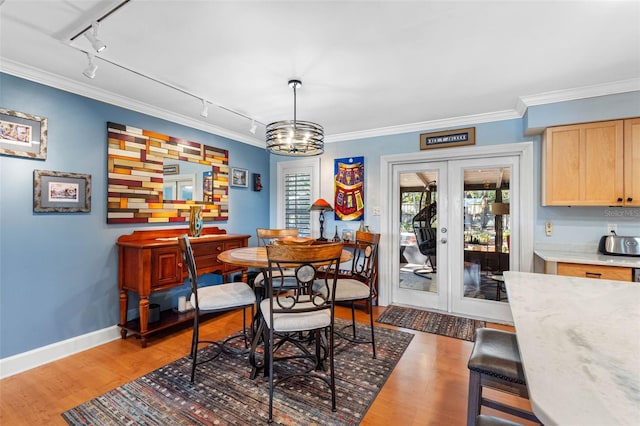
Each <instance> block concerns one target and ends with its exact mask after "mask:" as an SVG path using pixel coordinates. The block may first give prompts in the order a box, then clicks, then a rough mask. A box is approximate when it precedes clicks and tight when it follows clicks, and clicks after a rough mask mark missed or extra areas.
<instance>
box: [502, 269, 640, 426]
mask: <svg viewBox="0 0 640 426" xmlns="http://www.w3.org/2000/svg"><path fill="white" fill-rule="evenodd" d="M504 277H505V281H506V287H507V293H508V295H509V305H510V306H511V312H512V313H513V320H514V324H515V328H516V335H517V339H518V346H519V349H520V354H521V356H522V363H523V367H524V372H525V376H526V379H527V386H528V389H529V397H530V401H531V405H532V407H533V411H534V413H535V414H536V416H537V417H538V418H539V419H540V421H541V422H542V423H543V424H545V425H546V426H552V425H581V426H588V425H594V426H595V425H597V426H602V425H607V426H613V425H638V422H639V421H640V394H639V393H638V389H640V363H639V362H638V354H639V353H640V284H636V283H623V282H620V281H610V280H597V281H595V280H592V279H587V278H575V277H565V276H558V275H545V274H532V273H527V272H515V271H507V272H505V274H504Z"/></svg>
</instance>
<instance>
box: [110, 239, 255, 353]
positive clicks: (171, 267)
mask: <svg viewBox="0 0 640 426" xmlns="http://www.w3.org/2000/svg"><path fill="white" fill-rule="evenodd" d="M187 232H188V229H186V228H184V229H179V228H178V229H162V230H140V231H134V232H133V233H131V234H128V235H121V236H120V237H119V238H118V241H117V246H118V290H119V292H120V323H119V324H118V325H119V326H120V327H121V330H120V334H121V336H122V338H123V339H126V337H127V334H128V333H132V334H134V335H137V336H139V337H140V344H141V345H142V347H143V348H144V347H146V346H147V337H148V336H149V335H151V334H153V333H156V332H158V331H161V330H164V329H166V328H169V327H172V326H174V325H177V324H180V323H184V322H188V321H192V320H193V315H194V313H193V311H188V312H177V311H174V310H173V309H168V310H166V311H163V312H161V313H160V319H159V320H158V321H157V322H154V323H150V322H149V296H150V295H151V294H152V293H154V292H156V291H161V290H167V289H169V288H173V287H178V286H181V285H183V283H184V280H185V279H186V278H187V269H186V268H185V267H184V265H183V263H182V262H183V261H182V252H181V251H180V247H179V246H178V237H179V236H180V235H184V234H186V233H187ZM249 238H250V235H229V234H227V233H226V231H225V230H223V229H219V228H217V227H206V228H204V229H203V231H202V234H201V236H200V237H197V238H190V241H191V247H192V249H193V256H194V258H195V261H196V266H197V268H198V273H199V274H205V273H216V274H220V275H223V277H225V281H228V278H229V275H230V274H232V273H235V272H241V271H244V269H243V268H242V267H239V266H233V265H228V264H223V263H222V262H219V261H218V254H220V253H222V252H223V251H225V250H229V249H232V248H237V247H246V246H247V244H248V241H249ZM129 292H132V293H136V294H137V295H138V296H139V299H140V301H139V303H138V318H134V319H131V320H129V319H128V318H127V309H128V304H129Z"/></svg>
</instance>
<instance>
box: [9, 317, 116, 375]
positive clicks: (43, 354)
mask: <svg viewBox="0 0 640 426" xmlns="http://www.w3.org/2000/svg"><path fill="white" fill-rule="evenodd" d="M119 338H120V327H118V326H115V325H114V326H112V327H107V328H103V329H102V330H97V331H93V332H91V333H87V334H83V335H81V336H77V337H73V338H71V339H67V340H63V341H61V342H56V343H52V344H50V345H47V346H43V347H41V348H36V349H33V350H30V351H27V352H23V353H21V354H17V355H13V356H10V357H7V358H3V359H0V379H4V378H6V377H9V376H13V375H14V374H18V373H22V372H23V371H27V370H30V369H32V368H35V367H38V366H40V365H44V364H48V363H50V362H52V361H56V360H58V359H61V358H65V357H68V356H69V355H73V354H76V353H78V352H82V351H86V350H87V349H90V348H93V347H95V346H98V345H102V344H103V343H107V342H111V341H113V340H116V339H119Z"/></svg>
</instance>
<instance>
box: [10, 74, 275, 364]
mask: <svg viewBox="0 0 640 426" xmlns="http://www.w3.org/2000/svg"><path fill="white" fill-rule="evenodd" d="M0 106H1V107H3V108H7V109H13V110H17V111H21V112H26V113H30V114H35V115H39V116H43V117H46V118H47V119H48V125H49V137H48V154H47V159H46V161H38V160H30V159H25V158H20V157H8V156H0V221H1V224H2V226H1V229H0V324H1V327H2V328H1V330H0V358H5V357H8V356H11V355H14V354H18V353H22V352H25V351H28V350H31V349H34V348H38V347H41V346H45V345H48V344H51V343H54V342H58V341H62V340H65V339H69V338H72V337H75V336H79V335H83V334H86V333H89V332H92V331H96V330H100V329H103V328H106V327H110V326H113V325H115V324H117V323H118V321H119V314H118V290H117V283H118V280H117V251H116V246H115V241H116V240H117V238H118V236H120V235H122V234H129V233H131V232H132V231H133V230H134V229H140V228H143V227H144V229H153V228H154V227H155V228H157V227H159V226H158V225H143V226H141V225H135V226H123V225H107V223H106V217H107V207H106V194H107V175H106V170H107V138H106V122H107V121H112V122H116V123H122V124H127V125H131V126H134V127H138V128H143V129H148V130H152V131H155V132H159V133H164V134H168V135H171V136H175V137H180V138H185V139H189V140H193V141H197V142H200V143H203V144H206V145H211V146H215V147H219V148H223V149H228V150H229V162H230V165H232V166H234V167H241V168H245V169H248V170H249V172H250V173H260V174H261V175H262V176H263V185H265V189H264V190H263V191H262V192H254V191H252V190H251V188H237V187H231V189H230V197H229V202H230V206H229V210H230V219H229V220H228V221H227V222H216V223H213V226H219V227H221V228H224V229H226V230H227V232H228V233H235V234H250V235H254V234H255V229H256V228H257V227H265V226H268V224H269V219H268V217H267V215H266V214H265V212H267V211H268V209H269V191H268V188H269V186H268V184H269V182H268V176H269V155H268V153H266V151H265V150H264V149H260V148H257V147H253V146H250V145H247V144H244V143H240V142H237V141H233V140H230V139H227V138H224V137H220V136H217V135H214V134H210V133H206V132H203V131H200V130H195V129H193V128H188V127H185V126H181V125H178V124H175V123H171V122H168V121H165V120H160V119H157V118H154V117H150V116H147V115H144V114H140V113H136V112H132V111H129V110H126V109H123V108H119V107H115V106H113V105H109V104H105V103H102V102H98V101H95V100H92V99H88V98H85V97H82V96H78V95H74V94H71V93H68V92H64V91H61V90H57V89H54V88H51V87H48V86H43V85H40V84H36V83H33V82H30V81H27V80H23V79H20V78H16V77H13V76H10V75H7V74H1V73H0ZM35 169H41V170H52V171H64V172H72V173H86V174H90V175H91V177H92V186H93V187H92V191H91V192H92V198H91V212H90V213H73V214H57V213H56V214H52V213H48V214H47V213H40V214H36V213H33V205H32V203H33V171H34V170H35ZM161 227H167V226H166V225H162V226H161ZM170 227H171V226H170ZM172 227H175V226H172ZM250 244H255V237H254V238H252V239H251V240H250ZM131 299H134V300H131V304H130V306H135V305H136V303H137V299H136V298H134V297H132V298H131ZM173 299H174V297H173V296H172V295H171V294H170V292H163V293H158V294H156V295H152V300H151V301H152V302H154V303H156V302H157V303H160V304H161V305H163V307H166V305H168V304H171V303H172V300H173Z"/></svg>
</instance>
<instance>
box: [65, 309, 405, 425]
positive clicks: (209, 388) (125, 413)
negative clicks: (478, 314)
mask: <svg viewBox="0 0 640 426" xmlns="http://www.w3.org/2000/svg"><path fill="white" fill-rule="evenodd" d="M344 324H346V322H345V321H344V320H340V319H336V326H341V325H344ZM361 327H362V331H363V332H368V330H369V328H368V327H367V326H366V325H364V324H362V325H361V324H358V329H359V330H360V328H361ZM375 332H376V349H377V350H376V355H377V359H372V357H371V356H372V352H371V345H364V344H351V343H347V342H346V341H343V340H339V339H336V342H337V344H336V349H335V364H336V371H335V374H336V400H337V408H338V411H337V412H336V413H333V412H332V411H331V394H330V391H329V388H328V386H326V385H325V384H324V383H323V382H321V381H319V380H316V379H306V380H299V381H296V379H293V380H290V381H288V382H286V383H285V384H282V385H280V386H277V387H276V388H275V389H276V391H275V398H274V423H275V424H283V425H354V424H359V423H360V421H361V420H362V418H363V417H364V414H365V413H366V412H367V410H368V409H369V406H370V405H371V403H372V402H373V400H374V399H375V398H376V396H377V395H378V392H379V391H380V389H381V388H382V386H383V385H384V383H385V382H386V381H387V379H388V377H389V375H390V374H391V372H392V371H393V369H394V368H395V366H396V364H397V363H398V360H399V359H400V357H401V356H402V354H403V353H404V351H405V349H406V348H407V346H408V345H409V343H410V342H411V339H412V338H413V335H412V334H410V333H406V332H402V331H398V330H391V329H387V328H382V327H375ZM241 340H242V339H233V340H232V341H231V343H230V346H232V347H233V345H234V343H233V342H237V343H235V345H236V347H237V348H240V346H241V342H240V341H241ZM209 349H210V348H204V349H202V351H204V352H207V351H208V350H209ZM147 350H149V349H147ZM286 352H291V353H293V349H292V348H291V347H287V345H285V346H283V348H282V349H281V352H278V353H279V354H285V353H286ZM199 356H206V353H205V354H203V355H199ZM202 359H203V358H202ZM287 365H290V363H287V362H283V363H276V366H279V368H285V366H287ZM190 369H191V363H190V359H189V358H188V357H184V358H181V359H179V360H177V361H174V362H172V363H171V364H168V365H166V366H164V367H162V368H159V369H157V370H155V371H153V372H151V373H149V374H147V375H144V376H142V377H140V378H138V379H136V380H134V381H132V382H129V383H126V384H124V385H122V386H120V387H118V388H116V389H114V390H112V391H109V392H107V393H106V394H104V395H101V396H99V397H97V398H94V399H92V400H91V401H88V402H86V403H84V404H82V405H79V406H77V407H75V408H73V409H71V410H69V411H66V412H64V413H62V417H63V418H64V420H66V421H67V423H69V424H71V425H124V424H127V425H128V424H134V425H178V424H180V425H212V424H216V425H217V424H220V425H223V424H224V425H247V424H256V425H264V424H266V422H267V418H268V411H269V393H268V389H269V382H268V379H267V378H264V377H262V376H260V377H258V378H257V379H255V380H251V379H250V378H249V373H250V368H249V360H248V356H247V355H246V354H245V355H242V354H228V353H223V354H221V355H220V356H219V357H218V358H217V359H216V360H214V361H212V362H209V363H206V364H203V365H200V366H198V369H197V371H196V380H195V384H191V382H190V381H189V378H190V374H191V371H190ZM276 374H277V371H276Z"/></svg>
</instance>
